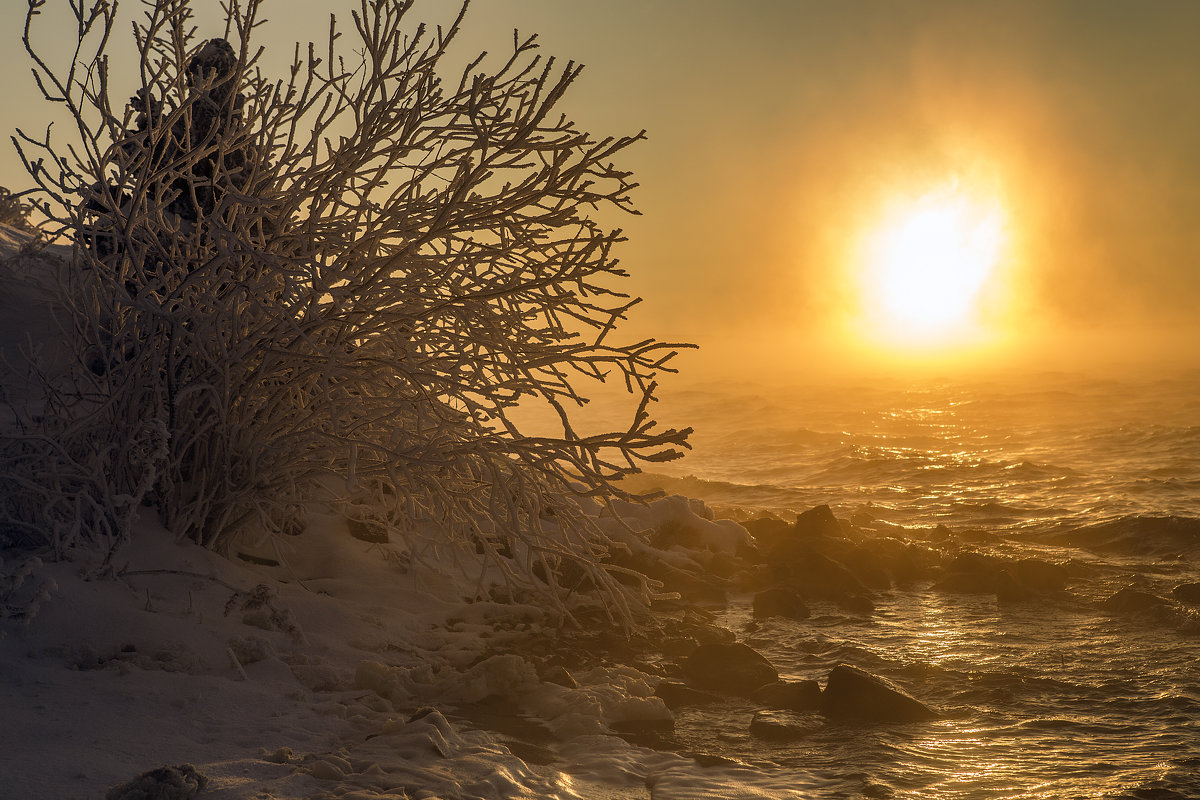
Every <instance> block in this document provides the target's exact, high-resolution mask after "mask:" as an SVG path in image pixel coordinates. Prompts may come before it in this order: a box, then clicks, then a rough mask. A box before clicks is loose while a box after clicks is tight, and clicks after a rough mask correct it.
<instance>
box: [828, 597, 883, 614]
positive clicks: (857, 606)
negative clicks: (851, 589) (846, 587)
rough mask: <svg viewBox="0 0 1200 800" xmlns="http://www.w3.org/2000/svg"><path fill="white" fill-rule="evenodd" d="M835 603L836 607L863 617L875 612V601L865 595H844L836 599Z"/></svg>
mask: <svg viewBox="0 0 1200 800" xmlns="http://www.w3.org/2000/svg"><path fill="white" fill-rule="evenodd" d="M837 604H838V608H841V609H843V610H845V611H849V612H850V613H851V614H859V615H860V616H864V617H865V616H867V615H869V614H872V613H874V612H875V602H874V601H873V600H872V599H871V598H869V597H867V596H866V595H861V594H848V595H844V596H842V597H839V598H838V599H837Z"/></svg>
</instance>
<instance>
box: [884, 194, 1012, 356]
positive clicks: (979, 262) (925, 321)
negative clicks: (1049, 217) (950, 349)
mask: <svg viewBox="0 0 1200 800" xmlns="http://www.w3.org/2000/svg"><path fill="white" fill-rule="evenodd" d="M1003 244H1004V215H1003V213H1002V211H1001V208H1000V205H999V203H997V202H995V201H991V202H988V201H981V200H979V199H976V198H974V197H972V196H971V195H970V194H969V193H968V192H966V191H964V190H963V189H960V188H958V187H953V188H951V189H949V190H944V191H939V192H932V193H929V194H926V195H924V196H922V197H920V198H919V199H917V200H916V201H911V202H902V203H899V204H897V205H896V206H895V207H894V208H893V211H892V213H891V214H889V215H887V216H886V217H885V218H884V220H883V221H882V222H881V223H880V224H879V225H878V226H877V227H875V228H874V229H873V230H872V231H871V232H869V233H868V234H867V236H866V247H865V248H864V256H863V259H862V265H861V272H860V282H861V291H862V295H863V300H864V311H865V312H866V316H867V320H868V322H869V327H871V328H872V329H873V333H874V334H875V335H877V336H881V337H883V338H884V339H886V340H888V341H891V342H898V343H906V344H921V345H949V344H953V343H955V342H958V341H960V340H962V339H964V338H967V337H969V336H971V335H972V334H974V333H976V332H977V331H978V329H979V325H980V319H979V312H980V309H981V305H982V303H981V301H982V300H983V299H984V298H983V293H984V292H985V290H986V289H987V287H988V285H989V279H991V278H992V276H993V274H994V272H995V270H996V266H997V264H998V263H999V261H1000V256H1001V250H1002V246H1003Z"/></svg>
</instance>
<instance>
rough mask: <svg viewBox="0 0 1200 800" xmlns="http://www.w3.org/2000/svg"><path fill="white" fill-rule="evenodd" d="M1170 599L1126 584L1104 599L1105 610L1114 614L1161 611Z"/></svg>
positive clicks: (1169, 603)
mask: <svg viewBox="0 0 1200 800" xmlns="http://www.w3.org/2000/svg"><path fill="white" fill-rule="evenodd" d="M1170 605H1171V601H1170V600H1167V599H1166V598H1163V597H1159V596H1158V595H1154V594H1150V593H1149V592H1143V591H1142V590H1141V589H1135V588H1133V587H1132V586H1126V587H1125V588H1124V589H1122V590H1121V591H1119V592H1117V593H1116V594H1114V595H1113V596H1112V597H1110V598H1108V599H1107V600H1105V601H1104V603H1103V607H1104V610H1105V611H1110V612H1113V613H1116V614H1141V613H1145V612H1147V611H1149V612H1155V611H1162V610H1165V609H1166V608H1168V607H1170Z"/></svg>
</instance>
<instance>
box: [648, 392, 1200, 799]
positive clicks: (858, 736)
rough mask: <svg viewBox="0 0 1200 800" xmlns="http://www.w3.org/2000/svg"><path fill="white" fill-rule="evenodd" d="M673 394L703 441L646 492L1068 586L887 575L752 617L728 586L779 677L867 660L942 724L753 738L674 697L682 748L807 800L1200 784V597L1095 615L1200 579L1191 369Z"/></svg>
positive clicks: (1083, 792) (733, 620)
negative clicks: (1033, 562) (1024, 566)
mask: <svg viewBox="0 0 1200 800" xmlns="http://www.w3.org/2000/svg"><path fill="white" fill-rule="evenodd" d="M664 403H665V413H666V416H667V417H668V418H669V420H670V421H671V422H675V421H676V420H685V421H686V422H687V424H691V425H694V426H695V428H696V434H695V436H694V438H693V440H692V441H693V445H694V448H695V449H694V451H693V452H691V453H690V454H688V455H687V456H686V457H685V458H684V459H682V460H681V461H678V462H673V463H671V464H667V465H662V467H661V468H659V469H658V471H657V472H656V473H653V474H647V475H643V476H639V477H638V478H637V479H635V480H633V481H631V482H630V485H631V486H633V487H635V488H638V489H649V488H653V487H659V488H662V489H664V490H665V491H667V492H668V493H679V494H685V495H689V496H693V497H699V498H702V499H704V500H705V501H706V502H708V503H709V505H710V506H713V507H715V508H716V509H717V511H718V515H725V516H731V517H734V518H739V519H751V518H755V517H758V516H760V515H762V514H763V513H769V514H776V515H779V516H781V517H783V518H784V519H787V520H790V519H792V517H793V515H794V514H795V513H796V512H799V511H803V510H805V509H807V508H809V507H811V506H814V505H817V504H821V503H828V504H829V505H830V506H831V507H832V508H833V510H834V512H835V514H836V515H837V516H838V517H839V518H841V519H844V520H848V521H850V522H852V523H853V524H854V525H856V526H859V527H861V528H862V529H864V530H870V531H873V532H875V533H876V534H880V535H889V534H891V535H895V536H896V537H897V538H904V539H906V540H909V541H917V542H928V543H930V544H934V543H936V545H937V546H938V547H941V548H943V552H947V550H946V549H945V548H947V547H949V548H950V550H949V552H964V553H968V552H979V553H987V554H995V555H1001V556H1007V557H1010V558H1030V557H1036V558H1039V559H1042V560H1045V561H1050V562H1053V563H1056V564H1060V565H1063V566H1065V567H1066V569H1067V571H1068V573H1069V574H1070V576H1071V577H1070V581H1069V585H1068V592H1067V593H1065V594H1064V595H1062V596H1055V597H1053V598H1048V599H1046V598H1043V599H1039V600H1037V601H1035V602H1021V603H1005V602H1001V601H999V600H998V599H997V597H996V595H995V594H990V593H987V594H984V593H980V594H972V593H967V592H948V591H943V590H938V589H936V588H935V587H933V586H931V585H930V583H929V582H925V583H915V584H909V585H897V586H895V587H893V588H892V589H890V590H888V591H885V592H881V593H879V594H878V595H877V596H876V598H875V604H876V610H875V612H874V613H872V614H867V615H864V614H855V613H852V612H848V611H846V610H844V609H842V608H839V607H838V606H836V605H834V604H832V603H823V602H821V601H814V602H812V603H811V604H810V605H811V606H812V610H813V615H812V617H811V618H810V619H807V620H802V621H793V620H784V619H778V618H770V619H767V620H761V621H755V620H753V618H752V616H751V613H750V607H749V599H750V598H749V597H743V598H739V599H736V600H735V601H734V602H732V603H731V604H730V605H729V606H728V607H725V608H722V609H719V610H718V614H719V615H720V618H721V620H722V624H725V625H726V626H728V627H729V628H731V629H732V630H734V631H735V632H737V634H738V636H739V638H740V639H741V640H743V641H745V642H747V643H748V644H750V645H751V646H753V647H755V648H756V649H758V650H759V651H760V652H762V653H763V654H764V655H766V656H767V657H768V658H769V659H770V660H771V661H772V662H773V663H774V664H776V665H777V666H778V668H779V669H780V672H781V674H783V675H785V676H786V677H788V678H791V679H808V678H813V679H817V678H821V679H823V678H824V676H825V674H826V673H827V672H828V670H829V669H830V668H831V667H832V666H833V665H834V664H836V663H838V662H844V663H849V664H854V665H857V666H859V667H862V668H864V669H867V670H869V671H872V672H876V673H878V674H882V675H885V676H887V677H889V678H892V679H894V680H896V681H898V682H899V683H901V684H902V685H903V686H905V687H907V688H908V689H909V690H911V691H912V692H913V694H914V695H916V696H917V697H919V698H921V699H923V700H925V701H926V702H929V703H931V704H933V705H935V706H936V707H938V708H939V709H940V710H942V711H943V712H945V714H946V717H945V718H944V719H942V720H940V721H938V722H935V723H930V724H923V725H907V726H876V727H859V726H838V725H832V724H831V725H826V726H824V727H823V728H821V729H820V730H819V731H817V732H816V733H813V734H812V735H810V736H807V737H805V738H803V739H802V740H800V741H798V742H790V743H764V742H763V741H761V740H757V739H753V738H752V737H750V736H748V735H747V734H746V732H745V721H746V719H745V718H746V717H747V715H748V714H750V713H752V712H751V710H749V708H747V709H741V710H739V709H737V708H733V707H730V706H722V707H720V708H717V709H713V708H709V709H699V710H689V709H684V710H681V711H680V712H678V719H677V722H676V732H677V736H678V737H679V739H680V740H681V741H682V742H684V743H686V744H688V745H689V746H692V747H694V748H696V749H707V750H709V751H713V750H716V751H720V752H722V753H724V754H726V755H728V756H730V757H733V758H737V759H740V760H742V761H744V762H746V763H748V764H751V765H754V766H755V768H756V769H760V770H762V771H763V775H764V776H766V775H771V774H775V775H792V776H795V780H797V781H801V783H802V784H803V785H805V786H808V787H810V792H811V796H815V797H826V796H828V797H835V796H839V797H859V796H866V797H904V798H956V797H962V798H1016V797H1037V798H1067V797H1122V798H1123V797H1155V798H1194V797H1198V796H1200V620H1198V617H1197V615H1196V613H1195V611H1194V607H1189V606H1187V605H1186V604H1183V603H1176V602H1174V601H1172V602H1171V605H1170V607H1169V608H1164V609H1161V610H1159V611H1158V612H1157V613H1150V614H1133V615H1128V614H1119V613H1113V612H1112V611H1111V610H1107V609H1106V608H1105V606H1104V601H1105V600H1106V599H1107V598H1109V597H1111V596H1112V595H1113V594H1114V593H1115V592H1116V591H1118V590H1120V589H1122V588H1123V587H1127V586H1135V587H1137V588H1138V589H1140V590H1142V591H1145V592H1148V593H1151V594H1155V595H1158V596H1159V597H1163V598H1171V597H1172V594H1171V592H1172V588H1173V587H1174V586H1176V585H1178V584H1180V583H1187V582H1194V581H1200V372H1195V371H1193V372H1179V373H1174V374H1172V375H1167V376H1158V377H1154V378H1146V379H1139V380H1132V379H1131V380H1118V379H1097V378H1082V377H1077V376H1071V375H1067V374H1062V373H1054V374H1048V373H1043V374H1036V375H1028V376H1024V377H1020V378H1012V379H1007V380H1003V381H1001V380H992V381H974V382H965V381H964V382H959V383H956V382H953V381H950V380H941V381H936V382H926V383H921V384H914V383H905V382H902V381H898V380H894V381H879V382H866V381H863V382H859V383H856V384H850V385H846V386H842V387H834V386H828V387H821V388H814V387H790V388H783V387H778V388H772V389H765V388H758V387H754V386H749V385H746V384H723V385H713V386H706V387H701V388H694V389H689V390H683V391H675V392H672V393H669V394H667V395H666V397H665V399H664ZM937 526H945V529H941V528H938V527H937ZM801 776H803V777H801ZM793 785H796V786H799V785H801V784H793Z"/></svg>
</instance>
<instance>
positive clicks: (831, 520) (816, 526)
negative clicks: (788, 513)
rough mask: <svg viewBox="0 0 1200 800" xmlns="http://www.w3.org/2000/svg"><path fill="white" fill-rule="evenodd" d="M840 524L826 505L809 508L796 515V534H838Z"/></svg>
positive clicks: (839, 532) (840, 527) (840, 529)
mask: <svg viewBox="0 0 1200 800" xmlns="http://www.w3.org/2000/svg"><path fill="white" fill-rule="evenodd" d="M841 533H842V524H841V523H840V522H838V521H837V518H836V517H835V516H833V511H832V510H831V509H830V508H829V506H827V505H820V506H816V507H814V508H810V509H809V510H808V511H805V512H804V513H802V514H798V515H797V516H796V535H797V536H840V535H841Z"/></svg>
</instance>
